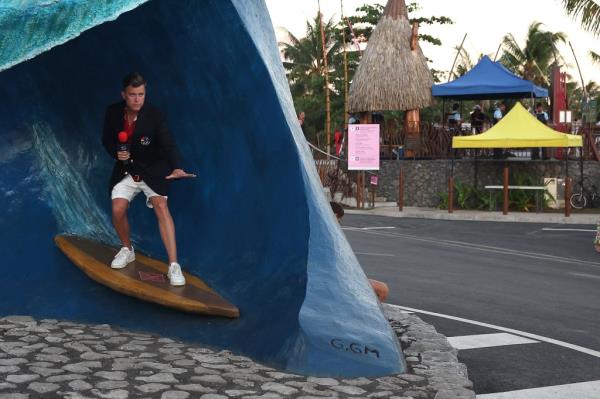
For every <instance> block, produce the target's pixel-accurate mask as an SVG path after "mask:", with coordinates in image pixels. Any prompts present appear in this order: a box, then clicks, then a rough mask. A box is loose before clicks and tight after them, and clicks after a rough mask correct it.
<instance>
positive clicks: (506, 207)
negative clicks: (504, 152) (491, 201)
mask: <svg viewBox="0 0 600 399" xmlns="http://www.w3.org/2000/svg"><path fill="white" fill-rule="evenodd" d="M503 180H504V182H503V184H504V187H503V193H504V204H503V205H502V214H503V215H508V166H506V165H505V166H504V179H503Z"/></svg>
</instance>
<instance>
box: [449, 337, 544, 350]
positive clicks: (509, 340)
mask: <svg viewBox="0 0 600 399" xmlns="http://www.w3.org/2000/svg"><path fill="white" fill-rule="evenodd" d="M448 342H450V345H452V346H453V347H454V348H455V349H458V350H465V349H479V348H491V347H495V346H507V345H522V344H537V343H538V342H539V341H534V340H532V339H529V338H523V337H520V336H518V335H513V334H507V333H497V334H477V335H463V336H460V337H448Z"/></svg>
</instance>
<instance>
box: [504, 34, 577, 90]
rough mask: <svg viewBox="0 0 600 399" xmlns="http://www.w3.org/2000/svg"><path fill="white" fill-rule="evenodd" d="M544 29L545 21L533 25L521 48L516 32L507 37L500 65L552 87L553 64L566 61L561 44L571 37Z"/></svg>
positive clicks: (505, 37) (537, 82) (539, 83)
mask: <svg viewBox="0 0 600 399" xmlns="http://www.w3.org/2000/svg"><path fill="white" fill-rule="evenodd" d="M542 27H543V24H542V23H541V22H533V23H532V24H531V25H529V29H528V31H527V36H526V38H525V46H524V47H521V46H520V45H519V43H518V42H517V40H516V39H515V37H514V36H513V35H512V33H508V34H507V35H505V36H504V39H503V40H502V49H503V54H502V57H501V58H500V62H502V63H503V64H504V65H505V66H506V67H507V68H509V69H510V70H512V71H513V72H515V73H516V74H518V75H520V76H522V77H523V78H525V79H527V80H531V81H533V82H534V83H536V84H538V85H548V84H549V83H550V67H551V66H552V64H554V63H559V62H564V61H563V60H562V57H561V56H560V53H559V52H558V50H557V44H558V43H561V42H563V43H564V42H565V41H566V39H567V36H566V35H565V34H564V33H563V32H550V31H546V30H544V29H543V28H542Z"/></svg>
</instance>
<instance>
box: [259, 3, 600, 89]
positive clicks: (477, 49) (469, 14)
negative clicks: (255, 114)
mask: <svg viewBox="0 0 600 399" xmlns="http://www.w3.org/2000/svg"><path fill="white" fill-rule="evenodd" d="M265 1H266V3H267V7H268V8H269V12H270V13H271V19H272V21H273V25H274V26H275V27H276V28H277V27H284V28H285V29H287V30H289V31H290V32H291V33H293V34H294V35H295V36H297V37H302V36H303V35H304V33H305V31H306V20H307V19H311V18H314V17H315V16H316V14H317V0H299V1H291V0H265ZM410 1H411V0H407V3H410ZM417 1H418V3H419V4H420V6H421V10H420V11H419V12H418V13H417V14H415V15H422V16H432V15H435V16H447V17H449V18H451V19H452V20H453V21H454V25H441V26H433V27H431V26H423V27H422V28H421V31H422V32H423V33H428V34H431V35H433V36H436V37H439V38H440V39H441V40H442V46H432V45H429V44H428V43H422V44H421V45H422V48H423V52H424V53H425V55H426V56H427V57H428V58H430V59H432V60H433V64H432V67H433V68H435V69H439V70H444V71H449V70H450V68H451V67H452V61H453V59H454V56H455V55H456V50H455V49H454V47H455V46H459V45H460V42H461V40H462V38H463V36H464V35H465V33H466V34H467V39H466V41H465V49H466V50H467V51H468V52H469V54H470V55H471V58H473V59H474V60H476V59H477V58H478V57H479V54H481V53H483V54H488V55H490V56H491V57H492V58H493V57H494V54H495V53H496V50H497V48H498V45H499V44H500V42H501V41H502V37H503V36H504V35H505V34H506V33H509V32H510V33H512V34H513V35H514V37H515V38H516V39H517V41H519V42H520V44H521V45H522V46H523V45H524V42H525V35H526V34H527V28H528V26H529V25H530V24H531V22H533V21H539V22H542V23H544V25H545V26H544V28H545V29H547V30H550V31H554V32H558V31H561V32H564V33H566V34H567V36H568V40H570V41H571V43H572V44H573V48H574V49H575V54H576V55H577V59H578V60H579V63H580V66H581V70H582V74H583V78H584V80H585V81H586V82H588V81H590V80H594V81H596V82H598V83H599V84H600V64H593V63H592V62H591V60H590V57H589V56H588V51H589V50H593V51H595V52H597V53H600V38H596V37H594V36H593V35H591V34H590V33H587V32H585V31H584V30H583V29H582V28H581V27H580V24H579V21H574V20H573V19H571V18H570V17H568V16H566V15H565V12H564V9H563V7H562V5H561V3H560V0H503V1H490V0H484V1H473V0H452V1H449V0H448V1H440V0H417ZM594 1H596V0H594ZM343 2H344V13H345V15H346V16H348V15H352V14H354V12H355V10H356V8H357V7H359V6H361V5H363V4H377V3H379V4H385V3H386V0H343ZM321 9H322V11H323V14H324V15H325V18H331V17H333V18H335V19H339V16H340V12H341V8H340V0H321ZM559 50H560V52H561V54H562V55H563V57H564V58H565V60H566V61H567V63H569V64H571V65H572V69H571V70H569V73H571V74H572V75H573V76H574V77H576V78H577V80H578V81H579V74H578V73H577V70H576V67H575V58H574V57H573V54H572V53H571V49H570V48H569V45H568V44H566V45H560V47H559Z"/></svg>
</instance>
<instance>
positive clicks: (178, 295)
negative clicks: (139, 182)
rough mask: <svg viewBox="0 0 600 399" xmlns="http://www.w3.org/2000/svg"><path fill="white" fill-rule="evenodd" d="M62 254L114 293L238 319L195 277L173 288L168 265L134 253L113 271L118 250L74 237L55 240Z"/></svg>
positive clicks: (232, 308)
mask: <svg viewBox="0 0 600 399" xmlns="http://www.w3.org/2000/svg"><path fill="white" fill-rule="evenodd" d="M54 241H55V242H56V245H57V246H58V247H59V248H60V249H61V251H62V252H63V253H64V254H65V255H66V256H67V257H68V258H69V259H70V260H71V261H72V262H73V263H74V264H75V265H77V267H79V268H80V269H81V270H83V272H84V273H85V274H87V275H88V276H89V277H90V278H92V279H93V280H95V281H97V282H98V283H100V284H103V285H106V286H107V287H110V288H112V289H113V290H115V291H118V292H120V293H123V294H125V295H130V296H133V297H136V298H139V299H142V300H144V301H149V302H154V303H157V304H159V305H163V306H167V307H170V308H173V309H177V310H182V311H185V312H190V313H198V314H203V315H210V316H223V317H228V318H237V317H239V316H240V311H239V309H238V308H237V307H236V306H234V305H232V304H230V303H229V302H227V301H226V300H225V299H223V298H222V297H221V296H220V295H219V294H217V293H216V292H215V291H213V290H212V289H211V288H210V287H209V286H207V285H206V284H205V283H204V282H203V281H202V280H200V279H199V278H198V277H195V276H193V275H191V274H188V273H185V272H184V273H183V274H184V275H185V279H186V281H187V284H186V285H185V286H183V287H174V286H172V285H170V284H169V280H168V278H167V276H166V274H167V269H168V265H167V264H166V263H164V262H161V261H158V260H156V259H152V258H150V257H148V256H145V255H142V254H140V253H139V252H138V253H136V260H135V261H134V262H132V263H130V264H129V265H128V266H127V267H125V268H123V269H112V268H111V267H110V262H111V260H112V259H113V257H114V256H115V254H116V253H117V249H115V248H113V247H110V246H108V245H105V244H101V243H99V242H96V241H92V240H88V239H85V238H82V237H78V236H73V235H58V236H56V237H55V238H54Z"/></svg>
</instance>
